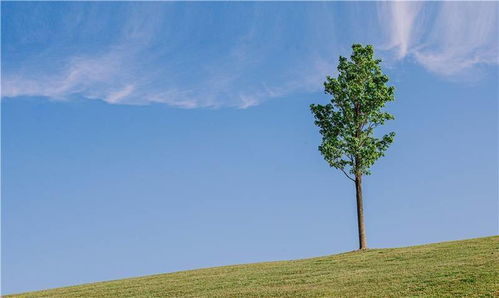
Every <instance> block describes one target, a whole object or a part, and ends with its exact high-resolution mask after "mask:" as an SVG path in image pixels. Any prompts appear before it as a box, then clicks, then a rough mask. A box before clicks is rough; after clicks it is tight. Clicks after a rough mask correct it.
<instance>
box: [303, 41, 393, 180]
mask: <svg viewBox="0 0 499 298" xmlns="http://www.w3.org/2000/svg"><path fill="white" fill-rule="evenodd" d="M352 49H353V53H352V55H351V60H350V61H349V60H348V59H347V58H345V57H341V56H340V59H339V65H338V72H339V74H338V77H337V78H332V77H330V76H328V77H327V79H326V81H325V82H324V89H325V92H326V93H327V94H330V95H332V96H333V97H332V99H331V102H330V103H328V104H326V105H319V104H312V105H310V108H311V110H312V113H313V114H314V117H315V124H316V125H317V126H318V127H319V128H320V133H321V134H322V144H321V145H320V146H319V151H320V152H321V153H322V155H323V156H324V159H325V160H326V161H327V162H328V163H329V165H330V166H331V167H334V168H337V169H340V170H342V171H343V172H344V173H345V175H347V177H348V178H350V179H352V178H351V177H350V176H349V175H348V174H347V172H349V173H350V174H352V175H356V176H357V175H363V174H366V175H369V174H370V171H369V168H370V167H371V166H372V165H373V164H374V162H375V161H376V160H377V159H378V158H380V157H382V156H384V153H385V151H386V150H387V149H388V147H389V146H390V144H391V143H392V142H393V138H394V136H395V133H394V132H391V133H388V134H386V135H384V136H383V137H381V138H376V137H374V129H375V128H376V127H378V126H380V125H383V124H384V123H385V121H386V120H393V119H394V117H393V115H391V114H389V113H387V112H384V111H383V110H382V108H383V107H384V106H385V104H386V102H389V101H393V100H394V87H389V86H387V85H386V83H387V82H388V77H387V76H386V75H385V74H383V72H382V71H381V68H380V62H381V60H380V59H375V58H374V49H373V47H372V46H370V45H368V46H365V47H363V46H362V45H359V44H354V45H353V46H352ZM352 180H353V179H352Z"/></svg>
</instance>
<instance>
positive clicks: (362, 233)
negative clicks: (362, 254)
mask: <svg viewBox="0 0 499 298" xmlns="http://www.w3.org/2000/svg"><path fill="white" fill-rule="evenodd" d="M355 192H356V194H357V224H358V227H359V249H366V248H367V240H366V229H365V227H364V205H363V203H362V175H355Z"/></svg>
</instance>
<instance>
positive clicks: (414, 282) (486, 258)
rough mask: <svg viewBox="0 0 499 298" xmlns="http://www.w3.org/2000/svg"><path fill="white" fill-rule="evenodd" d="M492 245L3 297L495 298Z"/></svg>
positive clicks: (496, 242) (447, 245)
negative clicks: (270, 297) (298, 297)
mask: <svg viewBox="0 0 499 298" xmlns="http://www.w3.org/2000/svg"><path fill="white" fill-rule="evenodd" d="M498 276H499V237H498V236H494V237H487V238H478V239H470V240H463V241H453V242H444V243H437V244H429V245H421V246H413V247H405V248H392V249H371V250H368V251H364V252H348V253H343V254H338V255H331V256H325V257H318V258H312V259H304V260H295V261H282V262H270V263H257V264H248V265H234V266H224V267H217V268H208V269H200V270H191V271H183V272H176V273H168V274H159V275H151V276H145V277H139V278H130V279H123V280H116V281H107V282H99V283H93V284H85V285H79V286H73V287H65V288H57V289H52V290H46V291H39V292H31V293H24V294H20V295H12V296H8V297H13V296H16V297H169V296H172V297H180V296H181V297H186V296H187V297H240V296H246V297H262V296H281V297H296V296H301V297H311V296H327V297H331V296H335V297H366V296H370V297H387V296H391V297H400V296H439V297H440V296H467V295H469V296H485V297H499V277H498Z"/></svg>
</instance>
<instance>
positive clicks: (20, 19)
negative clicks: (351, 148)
mask: <svg viewBox="0 0 499 298" xmlns="http://www.w3.org/2000/svg"><path fill="white" fill-rule="evenodd" d="M1 5H2V24H1V25H2V85H1V86H2V293H13V292H21V291H27V290H37V289H43V288H49V287H56V286H65V285H72V284H78V283H84V282H92V281H99V280H109V279H119V278H124V277H131V276H140V275H145V274H154V273H162V272H171V271H177V270H184V269H192V268H199V267H206V266H217V265H225V264H234V263H248V262H257V261H267V260H282V259H294V258H303V257H311V256H318V255H325V254H332V253H337V252H343V251H349V250H353V249H355V248H356V247H357V234H356V217H355V201H354V188H353V185H352V183H351V181H349V180H347V179H346V178H345V177H344V176H343V174H342V173H341V172H338V171H337V170H334V169H330V168H329V167H328V166H327V164H326V162H324V161H323V160H322V157H321V156H320V154H319V152H318V151H317V145H318V144H319V142H320V135H319V133H318V130H317V129H316V128H315V127H314V126H313V119H312V115H311V114H310V112H309V110H308V105H309V104H310V103H326V102H327V100H328V97H327V96H326V95H324V94H323V92H322V82H323V80H324V78H325V76H326V75H328V74H329V75H335V74H336V70H335V67H336V63H337V59H338V56H339V55H344V56H348V55H349V54H350V46H351V44H352V43H356V42H359V43H364V44H373V45H374V46H375V48H376V53H377V55H378V56H379V57H381V58H382V59H383V60H384V62H383V69H384V70H385V72H386V73H387V74H388V75H389V76H390V78H391V81H390V83H391V84H392V85H394V86H395V87H396V102H394V103H392V104H390V105H389V106H388V110H389V111H390V112H392V113H393V114H395V116H396V117H397V119H396V121H391V123H388V124H387V127H386V129H389V130H394V131H396V132H397V137H396V140H395V143H394V144H393V145H392V147H391V148H390V149H389V151H388V153H387V156H386V157H384V158H382V159H381V160H379V161H378V162H377V164H376V165H375V166H374V169H373V175H372V176H369V177H367V178H366V179H365V212H366V225H367V236H368V242H369V245H370V246H371V247H392V246H405V245H413V244H421V243H428V242H437V241H445V240H453V239H463V238H471V237H480V236H486V235H494V234H497V231H498V202H497V198H498V173H497V172H498V171H497V170H498V168H497V167H498V157H497V152H498V128H497V124H498V122H497V121H498V89H497V82H498V79H499V77H498V67H497V66H498V42H499V41H498V28H499V26H498V9H497V8H498V7H497V6H498V4H497V3H492V2H489V3H485V2H482V3H479V4H477V3H471V2H470V3H467V2H459V3H453V2H442V3H437V2H429V3H426V2H424V3H423V2H390V3H387V2H385V3H376V2H363V3H350V2H335V3H326V2H315V3H276V2H273V3H268V2H259V3H251V2H244V3H236V2H217V3H213V2H210V3H201V2H189V3H179V2H168V3H167V2H148V3H138V2H120V3H116V2H99V3H90V2H52V3H49V2H44V3H36V2H29V3H28V2H24V3H23V2H2V4H1Z"/></svg>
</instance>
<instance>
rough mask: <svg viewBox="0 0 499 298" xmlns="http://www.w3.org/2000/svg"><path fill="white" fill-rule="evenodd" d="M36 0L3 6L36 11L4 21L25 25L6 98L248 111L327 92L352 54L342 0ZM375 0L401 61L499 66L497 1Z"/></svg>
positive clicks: (465, 68)
mask: <svg viewBox="0 0 499 298" xmlns="http://www.w3.org/2000/svg"><path fill="white" fill-rule="evenodd" d="M16 5H18V6H16ZM30 5H31V6H30ZM33 5H35V4H17V3H10V4H9V5H6V8H7V10H9V11H8V12H10V14H7V13H6V11H5V10H6V9H4V13H5V15H11V17H12V19H15V20H19V19H22V20H25V22H23V23H19V22H6V25H4V30H5V31H6V32H7V33H9V32H11V31H12V32H16V33H17V34H15V35H13V37H11V39H10V40H8V41H9V42H8V43H6V42H5V41H4V44H8V46H6V47H5V48H6V49H5V51H4V52H3V58H4V60H7V63H5V64H6V65H7V66H6V67H3V69H2V97H4V98H17V97H23V96H32V97H46V98H49V99H50V100H57V101H64V100H71V99H73V98H86V99H94V100H102V101H105V102H108V103H110V104H131V105H144V104H150V103H163V104H167V105H171V106H175V107H180V108H218V107H233V108H243V109H244V108H249V107H252V106H256V105H259V104H261V103H262V102H265V101H267V100H269V99H272V98H280V97H285V96H287V95H290V94H296V93H300V92H311V91H319V90H321V89H322V88H323V87H322V83H321V82H322V81H323V80H324V78H325V76H326V75H331V74H333V72H334V69H335V65H336V62H337V61H336V59H337V56H338V55H339V54H343V55H345V54H348V51H349V47H348V46H341V45H344V44H346V43H348V44H350V41H348V42H347V41H345V40H343V39H340V38H339V36H341V34H342V33H343V31H344V28H345V27H344V24H343V22H344V21H345V19H338V18H336V17H335V16H334V9H333V8H332V7H338V6H339V5H340V4H338V5H336V4H334V5H336V6H334V5H333V4H324V3H315V4H312V5H307V4H286V5H285V4H282V5H280V6H278V7H277V6H276V7H275V8H274V9H271V8H266V6H264V5H259V4H251V3H246V4H241V3H239V4H230V5H227V6H222V5H218V6H216V5H214V6H213V7H216V8H217V9H214V8H213V7H212V8H209V7H207V6H204V4H199V3H198V4H196V3H195V4H192V3H190V4H183V5H173V4H171V3H141V4H137V3H84V4H81V3H78V4H65V5H69V6H70V7H71V8H72V9H70V10H69V12H68V13H65V14H63V15H64V17H62V18H61V19H60V20H57V21H50V22H49V20H51V17H52V16H51V15H46V14H43V13H44V11H43V9H41V10H40V7H41V8H43V7H45V6H47V5H45V6H43V5H39V4H36V5H37V6H36V7H38V8H37V9H35V10H33V9H32V8H33V7H32V6H33ZM52 5H54V6H55V7H57V5H61V4H57V3H54V4H52ZM73 5H74V6H73ZM297 5H301V6H300V7H298V6H297ZM341 5H345V6H347V5H348V4H345V3H342V4H341ZM376 5H377V9H375V8H376ZM9 7H10V8H9ZM224 7H225V8H224ZM370 7H371V8H373V9H372V10H369V11H368V13H367V17H371V18H374V19H375V20H377V24H378V26H379V28H376V31H375V32H378V33H384V34H385V36H384V37H382V36H381V35H379V38H378V39H377V40H374V41H372V42H373V43H374V44H375V45H376V46H377V47H378V48H381V49H382V50H383V49H384V50H385V52H387V53H391V55H392V58H393V59H394V60H396V61H398V60H403V59H408V58H409V59H412V60H413V61H416V62H417V63H419V64H421V65H422V66H423V67H425V68H426V69H428V70H429V71H431V72H433V73H436V74H438V75H441V76H445V77H457V76H461V75H462V74H463V73H471V72H473V71H474V70H475V69H478V68H479V67H480V66H481V65H484V64H497V57H498V46H497V45H498V40H497V36H498V29H497V28H498V27H499V26H498V23H497V22H498V15H497V4H496V3H461V2H460V3H450V2H445V3H430V4H428V3H423V2H402V1H400V2H398V1H395V2H382V3H379V4H372V5H371V6H370ZM16 8H17V10H16ZM218 8H219V9H218ZM224 9H225V10H224ZM32 11H35V12H36V13H35V14H33V12H32ZM297 11H299V13H297ZM16 12H17V13H21V15H16ZM40 15H43V17H40ZM68 15H69V16H71V17H67V16H68ZM144 16H147V17H144ZM364 17H365V19H367V17H366V16H364ZM357 19H358V18H356V20H357ZM29 20H31V21H29ZM40 20H44V21H43V26H41V25H40V22H41V21H40ZM123 20H126V21H123ZM51 22H53V23H54V24H56V25H57V26H52V25H51V24H52V23H51ZM290 24H292V26H291V25H290ZM366 24H368V23H366ZM369 24H370V23H369ZM68 26H69V27H70V28H71V30H67V29H64V28H68ZM366 26H367V25H366ZM23 32H28V33H29V34H22V33H23ZM351 34H354V35H355V34H356V33H355V32H354V30H352V33H351ZM4 35H5V34H4ZM7 36H9V35H8V34H7ZM376 36H378V35H376ZM350 39H353V40H355V41H356V42H362V41H363V38H359V37H355V36H353V37H349V40H350ZM364 39H365V38H364ZM36 46H38V48H36ZM30 48H36V49H37V50H32V51H31V52H30V50H29V49H30ZM18 53H23V54H22V55H21V54H18ZM19 55H20V56H19ZM23 55H24V56H23ZM16 57H17V58H16Z"/></svg>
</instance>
